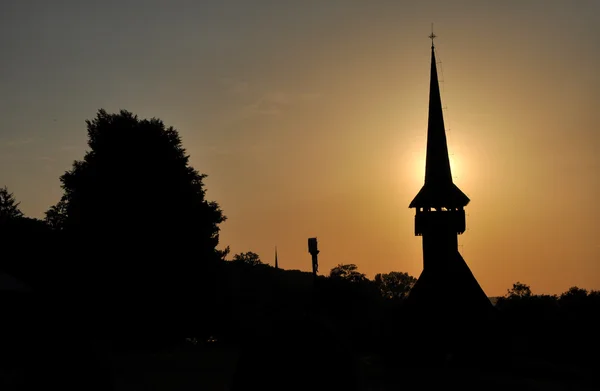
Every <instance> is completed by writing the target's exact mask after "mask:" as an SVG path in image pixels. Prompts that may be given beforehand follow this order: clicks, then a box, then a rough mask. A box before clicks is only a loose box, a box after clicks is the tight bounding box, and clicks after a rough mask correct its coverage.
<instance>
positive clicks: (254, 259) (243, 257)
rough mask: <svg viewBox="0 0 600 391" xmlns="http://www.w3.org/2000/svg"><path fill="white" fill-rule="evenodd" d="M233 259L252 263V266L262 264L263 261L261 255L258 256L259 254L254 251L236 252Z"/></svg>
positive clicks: (247, 263)
mask: <svg viewBox="0 0 600 391" xmlns="http://www.w3.org/2000/svg"><path fill="white" fill-rule="evenodd" d="M233 261H234V262H240V263H243V264H246V265H250V266H257V265H262V261H261V260H260V257H259V256H258V254H257V253H254V252H252V251H248V252H245V253H240V254H235V255H234V256H233Z"/></svg>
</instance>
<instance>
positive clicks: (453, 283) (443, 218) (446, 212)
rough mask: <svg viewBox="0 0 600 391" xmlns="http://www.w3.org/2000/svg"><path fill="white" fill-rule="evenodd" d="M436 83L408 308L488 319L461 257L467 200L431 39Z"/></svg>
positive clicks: (486, 304)
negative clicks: (451, 151)
mask: <svg viewBox="0 0 600 391" xmlns="http://www.w3.org/2000/svg"><path fill="white" fill-rule="evenodd" d="M430 38H431V79H430V87H429V119H428V124H427V157H426V163H425V184H424V185H423V187H422V188H421V190H420V191H419V193H418V194H417V195H416V197H415V198H414V199H413V200H412V202H411V203H410V206H409V207H410V208H415V210H416V215H415V235H416V236H421V238H422V241H423V271H422V273H421V275H420V276H419V279H418V280H417V283H416V284H415V286H414V287H413V289H412V290H411V292H410V295H409V297H408V304H409V305H410V306H411V307H412V308H415V309H416V310H418V311H419V313H420V314H421V315H423V316H425V317H429V316H431V317H434V318H436V319H440V317H441V319H453V321H454V320H455V319H457V317H460V319H466V318H469V319H472V318H479V319H481V318H484V317H486V315H487V314H489V313H490V311H492V310H493V307H492V304H491V302H490V301H489V299H488V298H487V296H486V294H485V293H484V292H483V290H482V289H481V287H480V286H479V283H478V282H477V280H476V279H475V277H474V276H473V273H472V272H471V270H470V269H469V267H468V266H467V264H466V262H465V261H464V259H463V257H462V256H461V254H460V253H459V252H458V235H461V234H462V233H464V232H465V207H466V206H467V204H468V203H469V201H470V200H469V197H467V196H466V195H465V194H464V193H463V192H462V191H461V190H460V189H459V188H458V187H457V186H456V185H455V184H454V183H453V181H452V173H451V170H450V160H449V157H448V144H447V141H446V131H445V128H444V117H443V113H442V102H441V97H440V89H439V84H438V76H437V68H436V60H435V47H434V44H433V38H435V35H434V34H433V33H432V34H431V36H430Z"/></svg>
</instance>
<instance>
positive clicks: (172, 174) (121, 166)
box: [46, 109, 225, 302]
mask: <svg viewBox="0 0 600 391" xmlns="http://www.w3.org/2000/svg"><path fill="white" fill-rule="evenodd" d="M86 124H87V133H88V146H89V148H90V149H89V151H87V152H86V153H85V155H84V157H83V160H79V161H75V162H74V163H73V167H72V169H71V170H69V171H67V172H65V173H64V175H62V176H61V177H60V181H61V184H62V188H63V190H64V194H63V196H62V198H61V200H60V201H59V202H58V203H57V204H56V205H54V206H53V207H51V208H50V209H49V210H48V211H47V212H46V221H47V222H48V223H49V224H50V225H51V226H52V227H54V228H55V229H58V230H61V231H62V233H63V236H64V238H65V240H66V243H69V244H68V246H67V247H68V248H69V250H70V252H71V259H72V261H73V262H72V263H73V265H74V266H73V267H72V268H71V270H70V272H76V273H77V278H78V279H82V278H85V282H83V285H84V286H83V288H85V289H87V290H88V291H90V292H95V291H99V287H102V289H103V290H104V289H111V290H113V291H114V290H116V291H117V292H118V293H119V294H120V296H114V295H113V296H114V297H116V298H115V299H114V300H121V299H123V298H124V297H125V296H123V295H125V293H129V294H130V296H131V297H134V296H135V297H137V296H139V294H140V292H143V294H144V295H145V296H144V298H145V300H146V301H148V302H150V301H151V298H150V296H148V293H150V292H153V293H155V294H156V295H154V299H155V300H158V298H160V300H161V302H162V301H164V298H165V297H168V296H169V295H171V294H177V295H178V296H180V297H181V296H182V295H183V296H185V297H186V298H187V297H192V296H197V295H198V294H199V293H198V290H197V289H196V288H197V287H198V286H201V285H203V284H209V283H211V279H210V278H208V277H206V278H204V280H201V279H200V276H201V275H206V274H207V273H208V269H207V268H209V266H207V265H211V264H215V261H218V260H219V259H221V257H222V256H223V254H224V252H220V251H218V250H217V249H216V247H217V245H218V243H219V224H220V223H222V222H223V221H225V216H224V215H223V213H222V211H221V209H220V208H219V205H218V204H217V203H216V202H212V201H207V200H206V198H205V191H206V190H205V188H204V183H203V179H204V178H205V177H206V175H204V174H200V173H198V172H197V171H196V170H195V169H194V168H193V167H191V166H190V165H189V156H188V155H187V154H186V151H185V149H184V148H183V146H182V143H181V139H180V137H179V134H178V132H177V131H176V130H175V129H174V128H173V127H166V126H165V125H164V123H163V122H162V121H161V120H159V119H156V118H152V119H149V120H148V119H138V117H137V116H136V115H133V114H132V113H130V112H128V111H125V110H121V111H120V112H119V113H118V114H109V113H107V112H106V111H105V110H102V109H101V110H99V111H98V113H97V116H96V117H95V118H94V119H93V120H87V121H86ZM194 292H196V293H194ZM98 295H100V293H98ZM106 296H108V295H106ZM178 300H179V299H178Z"/></svg>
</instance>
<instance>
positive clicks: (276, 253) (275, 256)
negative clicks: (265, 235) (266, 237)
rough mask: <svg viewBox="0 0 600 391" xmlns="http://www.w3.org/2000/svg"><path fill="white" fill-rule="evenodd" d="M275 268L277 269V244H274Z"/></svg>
mask: <svg viewBox="0 0 600 391" xmlns="http://www.w3.org/2000/svg"><path fill="white" fill-rule="evenodd" d="M275 269H279V263H278V262H277V246H275Z"/></svg>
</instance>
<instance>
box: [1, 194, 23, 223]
mask: <svg viewBox="0 0 600 391" xmlns="http://www.w3.org/2000/svg"><path fill="white" fill-rule="evenodd" d="M19 204H20V202H17V200H16V199H15V196H14V194H13V193H10V192H9V191H8V188H7V187H6V186H4V187H2V188H0V222H5V221H7V220H14V219H18V218H21V217H23V212H21V209H19Z"/></svg>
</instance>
